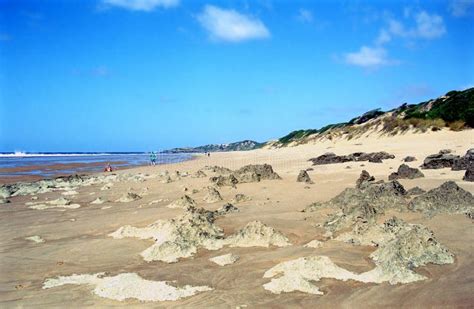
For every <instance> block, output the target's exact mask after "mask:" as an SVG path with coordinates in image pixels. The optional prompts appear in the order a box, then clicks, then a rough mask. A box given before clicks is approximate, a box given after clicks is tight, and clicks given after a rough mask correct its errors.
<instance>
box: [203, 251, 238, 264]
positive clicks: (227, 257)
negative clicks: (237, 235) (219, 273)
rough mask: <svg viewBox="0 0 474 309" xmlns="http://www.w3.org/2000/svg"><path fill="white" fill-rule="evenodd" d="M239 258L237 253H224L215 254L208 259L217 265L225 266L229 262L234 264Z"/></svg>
mask: <svg viewBox="0 0 474 309" xmlns="http://www.w3.org/2000/svg"><path fill="white" fill-rule="evenodd" d="M238 259H239V256H238V255H234V254H232V253H229V254H224V255H220V256H216V257H213V258H210V259H209V261H211V262H214V263H216V264H217V265H220V266H225V265H229V264H234V263H235V262H236V261H237V260H238Z"/></svg>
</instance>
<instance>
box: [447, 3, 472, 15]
mask: <svg viewBox="0 0 474 309" xmlns="http://www.w3.org/2000/svg"><path fill="white" fill-rule="evenodd" d="M473 9H474V0H453V1H451V4H450V6H449V11H450V12H451V14H452V15H453V16H455V17H463V16H467V15H469V14H471V13H472V10H473Z"/></svg>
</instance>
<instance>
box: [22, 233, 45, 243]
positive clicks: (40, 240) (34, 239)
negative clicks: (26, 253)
mask: <svg viewBox="0 0 474 309" xmlns="http://www.w3.org/2000/svg"><path fill="white" fill-rule="evenodd" d="M25 239H26V240H29V241H32V242H35V243H37V244H40V243H43V242H44V239H43V238H41V236H38V235H34V236H29V237H25Z"/></svg>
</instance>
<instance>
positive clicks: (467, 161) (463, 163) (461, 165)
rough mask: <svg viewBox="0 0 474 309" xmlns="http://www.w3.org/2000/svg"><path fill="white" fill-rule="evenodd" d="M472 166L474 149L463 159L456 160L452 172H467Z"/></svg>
mask: <svg viewBox="0 0 474 309" xmlns="http://www.w3.org/2000/svg"><path fill="white" fill-rule="evenodd" d="M472 164H474V148H471V149H469V150H468V151H467V152H466V154H465V155H464V156H463V157H460V158H458V159H454V163H453V167H452V170H453V171H461V170H466V169H467V168H468V167H469V165H472Z"/></svg>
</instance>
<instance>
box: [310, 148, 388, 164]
mask: <svg viewBox="0 0 474 309" xmlns="http://www.w3.org/2000/svg"><path fill="white" fill-rule="evenodd" d="M394 158H395V156H394V155H392V154H389V153H386V152H385V151H380V152H370V153H365V152H354V153H352V154H349V155H342V156H338V155H336V154H335V153H333V152H328V153H325V154H323V155H320V156H319V157H316V158H312V159H309V161H311V162H313V165H323V164H335V163H344V162H359V161H369V162H372V163H381V162H382V160H385V159H394Z"/></svg>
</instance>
